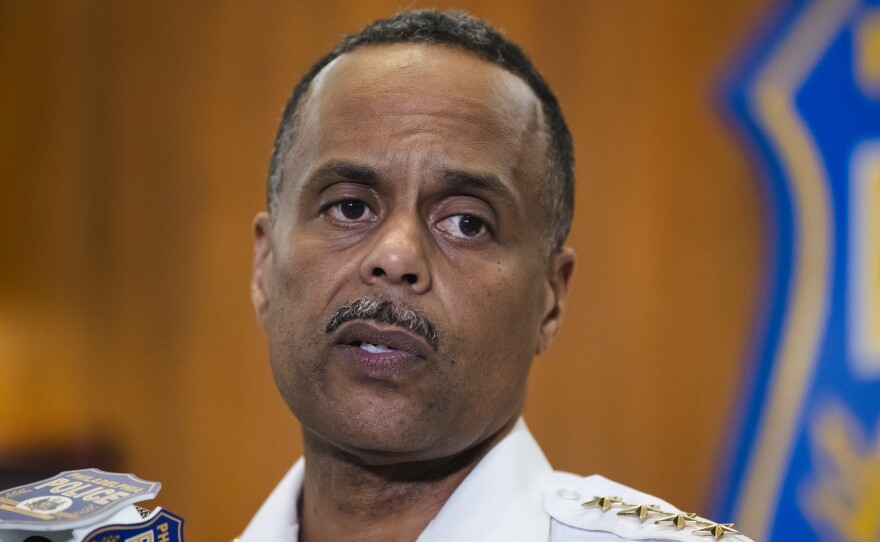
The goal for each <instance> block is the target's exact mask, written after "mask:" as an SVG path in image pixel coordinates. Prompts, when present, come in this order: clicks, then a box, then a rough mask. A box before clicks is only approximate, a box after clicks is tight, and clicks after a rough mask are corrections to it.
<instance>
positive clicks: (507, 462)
mask: <svg viewBox="0 0 880 542" xmlns="http://www.w3.org/2000/svg"><path fill="white" fill-rule="evenodd" d="M304 472H305V463H304V461H303V459H302V458H300V459H299V461H297V462H296V464H294V466H293V467H292V468H291V469H290V470H289V471H288V472H287V474H286V475H285V476H284V478H283V479H282V480H281V482H280V483H279V484H278V486H277V487H276V488H275V490H274V491H272V493H271V495H269V498H268V499H267V500H266V502H265V503H264V504H263V506H262V507H261V508H260V510H259V511H258V512H257V514H256V515H255V516H254V519H253V520H251V523H250V524H249V525H248V527H247V529H245V532H244V534H242V536H241V537H240V539H239V540H240V541H241V542H258V541H264V540H284V541H291V542H296V541H297V538H298V535H299V517H298V514H297V501H298V499H299V495H300V494H301V493H302V484H303V476H304ZM552 472H553V470H552V468H551V467H550V463H549V462H548V461H547V458H546V457H545V456H544V453H543V452H542V451H541V448H540V447H539V446H538V443H537V442H535V439H534V437H532V434H531V433H530V432H529V430H528V428H527V427H526V424H525V421H523V419H522V418H520V419H519V420H518V421H517V423H516V425H514V427H513V429H511V431H510V433H509V434H508V435H507V436H506V437H504V438H503V439H502V440H501V441H500V442H499V443H498V444H496V445H495V447H494V448H492V449H491V450H490V451H489V453H487V454H486V456H485V457H484V458H483V459H482V460H481V461H480V462H479V463H478V464H477V466H476V467H474V470H472V471H471V472H470V473H469V474H468V475H467V477H466V478H465V479H464V480H463V481H462V483H461V484H460V485H459V486H458V488H456V490H455V491H454V492H453V493H452V495H451V496H450V497H449V500H447V501H446V504H445V505H443V508H441V509H440V512H439V513H438V514H437V516H436V517H435V518H434V519H433V520H432V521H431V523H430V524H428V527H427V528H426V529H425V530H424V531H423V532H422V534H421V536H419V538H418V541H417V542H445V541H448V540H456V541H461V542H465V541H471V540H473V541H481V542H495V541H505V542H519V541H526V540H528V541H533V540H541V539H546V538H547V537H548V533H549V532H550V518H549V516H548V515H547V514H546V513H545V512H544V507H543V503H542V500H543V490H544V486H545V485H546V483H547V481H548V479H549V477H550V475H551V474H552Z"/></svg>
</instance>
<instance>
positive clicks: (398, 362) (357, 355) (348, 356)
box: [335, 344, 425, 380]
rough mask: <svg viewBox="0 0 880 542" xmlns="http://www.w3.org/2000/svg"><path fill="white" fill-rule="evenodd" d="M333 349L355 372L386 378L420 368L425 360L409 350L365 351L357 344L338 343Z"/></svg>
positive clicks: (371, 376) (370, 376)
mask: <svg viewBox="0 0 880 542" xmlns="http://www.w3.org/2000/svg"><path fill="white" fill-rule="evenodd" d="M335 350H336V351H337V352H339V353H340V354H341V357H342V361H343V364H344V365H346V366H347V367H348V368H349V369H351V370H352V371H354V372H355V373H357V374H360V375H363V376H366V377H369V378H376V379H382V380H387V379H389V378H393V377H397V376H402V375H404V374H406V373H411V372H413V371H417V370H419V369H421V368H422V367H423V366H424V365H425V360H423V359H422V358H420V357H418V356H414V355H412V354H410V353H409V352H404V351H401V350H394V351H393V352H377V353H373V352H367V351H366V350H364V349H363V348H361V347H359V346H351V345H348V344H338V345H336V347H335Z"/></svg>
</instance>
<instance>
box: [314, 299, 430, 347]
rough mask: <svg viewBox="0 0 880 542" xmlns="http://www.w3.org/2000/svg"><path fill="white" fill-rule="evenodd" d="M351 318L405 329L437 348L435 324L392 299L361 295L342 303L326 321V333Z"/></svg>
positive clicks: (418, 312) (331, 331) (416, 311)
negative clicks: (344, 303) (349, 301)
mask: <svg viewBox="0 0 880 542" xmlns="http://www.w3.org/2000/svg"><path fill="white" fill-rule="evenodd" d="M351 320H375V321H377V322H380V323H383V324H392V325H395V326H399V327H402V328H404V329H407V330H409V331H411V332H413V333H415V334H417V335H420V336H421V337H423V338H424V339H425V340H426V341H427V342H428V344H429V345H431V348H433V349H434V350H437V343H438V342H439V336H438V334H437V326H435V325H434V323H433V322H431V320H429V319H428V317H427V316H425V315H424V314H422V313H421V312H420V311H418V310H415V309H411V308H409V307H406V306H404V305H399V304H395V303H394V302H392V301H387V300H381V299H374V298H372V297H361V298H358V299H355V300H354V301H352V302H351V303H348V304H346V305H343V306H341V307H339V308H338V309H337V310H336V313H335V314H334V315H333V317H332V318H331V319H330V321H329V322H327V326H326V327H325V328H324V331H325V332H326V333H328V334H329V333H333V332H334V331H336V330H337V329H338V328H339V326H341V325H342V324H344V323H346V322H350V321H351Z"/></svg>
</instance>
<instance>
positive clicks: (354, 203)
mask: <svg viewBox="0 0 880 542" xmlns="http://www.w3.org/2000/svg"><path fill="white" fill-rule="evenodd" d="M366 209H367V206H366V204H365V203H364V202H362V201H358V200H355V199H350V200H348V201H343V202H342V203H340V204H339V210H340V211H342V215H343V216H344V217H345V218H348V219H349V220H357V219H358V218H360V217H362V216H364V211H365V210H366Z"/></svg>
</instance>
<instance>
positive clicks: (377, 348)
mask: <svg viewBox="0 0 880 542" xmlns="http://www.w3.org/2000/svg"><path fill="white" fill-rule="evenodd" d="M360 347H361V350H366V351H367V352H369V353H371V354H384V353H386V352H394V349H393V348H388V347H387V346H385V345H384V344H370V343H361V345H360Z"/></svg>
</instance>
